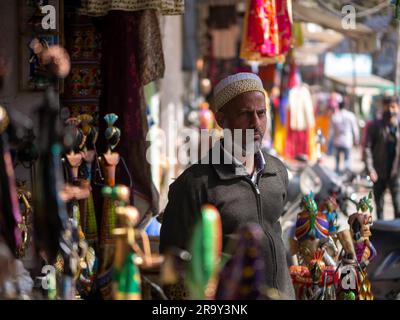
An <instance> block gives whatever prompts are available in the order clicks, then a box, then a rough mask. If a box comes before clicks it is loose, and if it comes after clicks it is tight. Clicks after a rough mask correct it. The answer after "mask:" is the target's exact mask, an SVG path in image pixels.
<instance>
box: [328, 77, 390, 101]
mask: <svg viewBox="0 0 400 320" xmlns="http://www.w3.org/2000/svg"><path fill="white" fill-rule="evenodd" d="M327 78H328V79H329V80H331V81H333V82H334V83H336V84H339V85H341V86H343V89H345V90H346V92H347V93H351V92H352V90H353V81H354V79H353V77H351V76H350V77H334V76H327ZM355 80H356V88H355V93H356V95H359V96H361V95H364V94H370V95H379V94H382V93H386V92H394V90H395V84H394V83H393V82H392V81H390V80H387V79H384V78H382V77H379V76H377V75H374V74H371V75H368V76H356V79H355Z"/></svg>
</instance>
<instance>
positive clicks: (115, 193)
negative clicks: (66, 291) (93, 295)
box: [99, 186, 129, 299]
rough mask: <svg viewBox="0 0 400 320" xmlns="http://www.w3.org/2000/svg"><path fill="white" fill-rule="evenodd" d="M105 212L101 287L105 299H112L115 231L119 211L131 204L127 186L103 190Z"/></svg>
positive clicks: (101, 254) (102, 234)
mask: <svg viewBox="0 0 400 320" xmlns="http://www.w3.org/2000/svg"><path fill="white" fill-rule="evenodd" d="M102 194H103V197H104V210H107V211H104V212H103V213H104V214H105V215H103V221H102V230H101V232H102V233H101V238H100V252H101V253H100V257H101V264H100V273H101V275H99V281H100V283H99V287H100V291H101V293H102V295H103V298H104V299H112V290H111V281H112V266H113V263H114V258H115V256H114V254H115V245H116V242H115V237H114V236H113V230H114V229H115V228H116V227H117V209H118V207H124V206H125V205H126V204H127V203H128V202H129V189H128V188H127V187H125V186H114V187H111V186H105V187H103V189H102Z"/></svg>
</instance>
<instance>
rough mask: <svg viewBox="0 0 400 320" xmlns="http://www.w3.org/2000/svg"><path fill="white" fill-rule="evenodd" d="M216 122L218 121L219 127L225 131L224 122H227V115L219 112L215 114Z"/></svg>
mask: <svg viewBox="0 0 400 320" xmlns="http://www.w3.org/2000/svg"><path fill="white" fill-rule="evenodd" d="M215 120H217V123H218V125H219V126H220V127H221V128H222V129H223V128H224V122H225V121H224V120H225V115H224V113H223V112H221V111H217V113H216V114H215Z"/></svg>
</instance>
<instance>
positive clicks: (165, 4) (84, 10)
mask: <svg viewBox="0 0 400 320" xmlns="http://www.w3.org/2000/svg"><path fill="white" fill-rule="evenodd" d="M147 9H157V10H159V11H160V12H161V13H162V14H163V15H180V14H183V13H184V11H185V1H184V0H86V1H82V5H81V8H80V9H79V13H80V14H83V15H88V16H105V15H106V14H107V13H108V12H109V11H111V10H121V11H140V10H147Z"/></svg>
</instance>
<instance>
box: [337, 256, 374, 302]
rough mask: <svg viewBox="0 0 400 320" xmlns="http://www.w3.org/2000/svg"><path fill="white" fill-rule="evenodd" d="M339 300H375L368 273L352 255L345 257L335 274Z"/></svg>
mask: <svg viewBox="0 0 400 320" xmlns="http://www.w3.org/2000/svg"><path fill="white" fill-rule="evenodd" d="M335 284H336V295H337V299H338V300H373V299H374V296H373V294H372V291H371V283H370V282H369V280H368V278H367V275H366V272H365V271H364V270H362V269H361V268H360V265H359V263H358V262H357V260H356V259H354V258H353V256H352V255H351V254H348V255H346V256H344V257H343V259H342V260H341V262H340V264H339V266H338V268H337V270H336V273H335Z"/></svg>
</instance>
